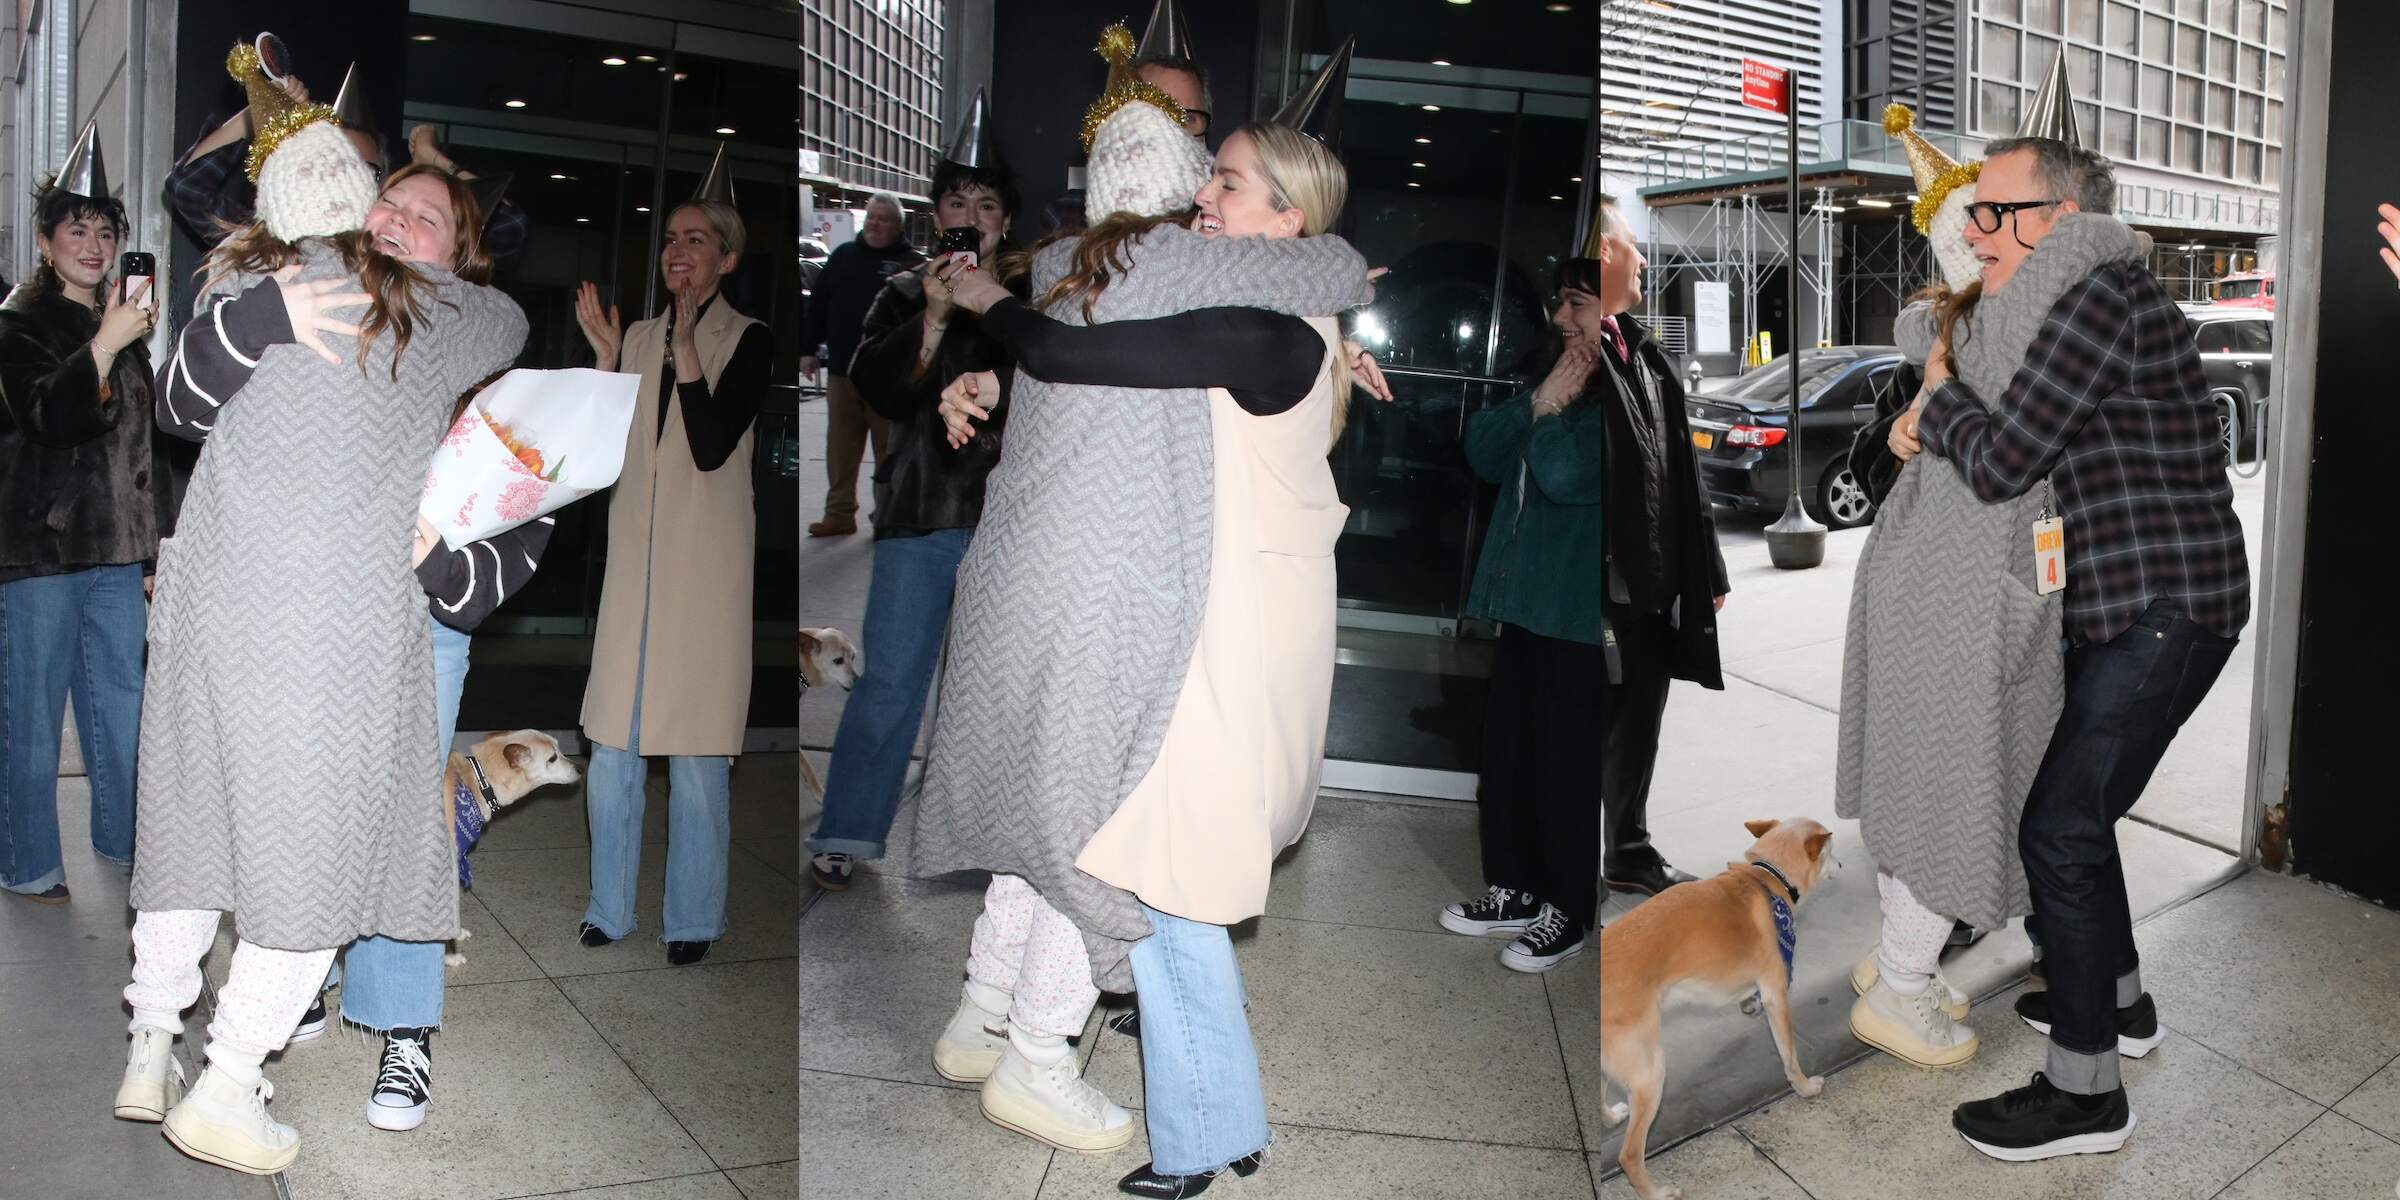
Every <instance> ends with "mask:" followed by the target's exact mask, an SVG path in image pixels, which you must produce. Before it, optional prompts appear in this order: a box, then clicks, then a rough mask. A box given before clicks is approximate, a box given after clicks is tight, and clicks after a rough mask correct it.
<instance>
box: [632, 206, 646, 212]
mask: <svg viewBox="0 0 2400 1200" xmlns="http://www.w3.org/2000/svg"><path fill="white" fill-rule="evenodd" d="M633 211H635V212H649V211H650V206H649V205H647V204H636V205H634V206H633Z"/></svg>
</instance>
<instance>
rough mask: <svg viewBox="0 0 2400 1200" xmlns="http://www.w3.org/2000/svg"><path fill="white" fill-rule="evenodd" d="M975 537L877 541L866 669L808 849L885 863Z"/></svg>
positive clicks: (956, 534)
mask: <svg viewBox="0 0 2400 1200" xmlns="http://www.w3.org/2000/svg"><path fill="white" fill-rule="evenodd" d="M974 534H975V531H974V530H972V529H937V530H935V531H933V532H932V533H928V534H926V535H924V536H922V537H901V538H884V539H882V540H881V541H878V542H876V543H875V575H874V579H873V581H872V582H870V583H869V584H868V586H867V622H866V628H865V629H864V630H863V631H862V636H863V637H864V638H865V639H866V641H865V644H864V645H862V646H861V647H860V648H859V650H860V653H862V654H864V655H865V656H866V660H867V672H866V674H864V675H861V676H860V677H859V680H858V685H857V686H856V687H855V688H853V689H852V690H851V692H850V702H849V703H848V704H846V705H844V706H843V708H842V724H841V728H840V729H839V730H838V731H836V733H835V734H834V740H833V751H834V753H833V767H832V770H831V771H830V772H828V773H827V775H826V777H825V812H824V815H823V816H821V817H819V818H818V820H817V831H816V832H815V833H813V834H811V835H809V839H808V848H809V851H810V852H811V853H816V854H829V853H833V854H854V855H857V856H858V857H860V858H882V857H883V844H884V841H885V839H887V838H889V837H890V836H891V833H892V817H893V815H894V814H895V813H897V812H898V811H899V808H900V786H901V784H902V782H903V781H905V780H906V779H907V777H908V759H909V755H910V753H911V752H913V751H914V750H915V749H916V745H917V727H918V726H919V725H920V724H922V723H923V722H924V720H925V697H926V692H927V689H928V688H930V687H931V686H932V683H933V669H934V665H935V663H936V662H937V661H939V659H940V658H941V652H942V634H943V632H944V631H945V630H946V629H948V628H949V625H950V601H951V598H952V596H953V595H954V594H955V593H956V591H957V583H958V564H959V560H961V559H963V558H965V557H966V555H967V543H968V541H969V540H970V539H972V538H973V537H974Z"/></svg>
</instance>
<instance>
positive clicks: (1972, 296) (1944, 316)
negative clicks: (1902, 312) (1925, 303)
mask: <svg viewBox="0 0 2400 1200" xmlns="http://www.w3.org/2000/svg"><path fill="white" fill-rule="evenodd" d="M1909 299H1910V300H1931V301H1933V334H1934V337H1935V339H1936V340H1937V341H1938V342H1939V343H1940V344H1941V345H1943V346H1946V347H1948V349H1947V350H1945V351H1944V352H1943V354H1942V365H1943V366H1944V367H1947V368H1949V371H1950V374H1951V375H1952V376H1953V377H1956V376H1957V374H1958V348H1959V346H1960V345H1961V344H1963V343H1964V341H1965V339H1966V338H1969V337H1973V336H1975V333H1974V329H1973V327H1971V326H1962V325H1960V322H1961V321H1964V320H1966V318H1967V315H1968V314H1969V313H1972V312H1974V311H1975V305H1976V304H1978V303H1979V302H1981V301H1982V300H1983V281H1982V280H1980V279H1978V280H1976V281H1975V282H1973V283H1970V284H1968V285H1967V286H1965V287H1963V288H1958V289H1955V290H1953V289H1952V288H1950V287H1948V286H1946V285H1944V284H1939V283H1937V284H1934V285H1932V286H1930V287H1927V288H1926V289H1925V290H1923V291H1920V292H1918V293H1917V294H1916V295H1914V296H1911V297H1909ZM1962 335H1963V336H1962Z"/></svg>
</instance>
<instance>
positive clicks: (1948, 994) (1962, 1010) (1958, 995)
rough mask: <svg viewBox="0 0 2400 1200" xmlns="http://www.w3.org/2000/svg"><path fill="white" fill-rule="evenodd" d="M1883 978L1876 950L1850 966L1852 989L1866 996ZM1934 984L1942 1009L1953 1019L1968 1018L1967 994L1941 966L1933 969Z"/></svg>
mask: <svg viewBox="0 0 2400 1200" xmlns="http://www.w3.org/2000/svg"><path fill="white" fill-rule="evenodd" d="M1881 978H1883V964H1882V962H1880V961H1879V960H1878V959H1877V958H1876V957H1875V951H1873V950H1869V951H1867V956H1866V957H1865V958H1862V959H1860V960H1858V962H1857V963H1856V964H1855V965H1853V966H1852V967H1851V968H1850V990H1851V991H1853V992H1856V993H1858V994H1859V995H1861V996H1864V995H1866V994H1867V989H1869V988H1871V987H1874V986H1875V981H1876V980H1878V979H1881ZM1933 986H1934V988H1935V989H1936V991H1937V992H1938V993H1939V995H1938V997H1937V998H1938V999H1939V1000H1940V1001H1941V1004H1942V1011H1943V1012H1946V1013H1948V1014H1950V1019H1951V1020H1953V1021H1964V1020H1966V1019H1967V999H1968V997H1967V994H1966V993H1965V992H1962V991H1960V990H1958V989H1957V988H1956V987H1954V986H1952V985H1951V983H1950V977H1949V976H1947V975H1944V974H1942V969H1941V968H1940V967H1935V968H1934V969H1933Z"/></svg>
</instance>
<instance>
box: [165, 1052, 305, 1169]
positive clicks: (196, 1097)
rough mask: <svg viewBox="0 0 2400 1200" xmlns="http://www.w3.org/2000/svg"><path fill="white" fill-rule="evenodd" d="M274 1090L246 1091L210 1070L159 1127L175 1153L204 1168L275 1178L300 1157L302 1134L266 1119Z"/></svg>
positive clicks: (265, 1086) (264, 1086)
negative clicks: (211, 1166)
mask: <svg viewBox="0 0 2400 1200" xmlns="http://www.w3.org/2000/svg"><path fill="white" fill-rule="evenodd" d="M274 1095H275V1087H274V1085H273V1084H270V1083H268V1082H267V1081H266V1080H265V1079H264V1078H261V1079H260V1080H259V1081H258V1082H257V1083H256V1084H253V1085H251V1086H248V1087H244V1086H243V1085H241V1084H240V1083H237V1082H235V1081H234V1079H233V1077H232V1076H230V1075H227V1074H226V1073H225V1072H223V1071H220V1070H218V1069H217V1068H216V1067H214V1066H211V1067H209V1068H208V1069H207V1070H205V1071H202V1072H200V1082H198V1083H196V1084H194V1085H192V1090H191V1092H190V1094H188V1095H186V1096H185V1097H184V1098H183V1103H181V1104H178V1105H176V1106H175V1107H174V1108H173V1109H170V1110H169V1111H168V1112H167V1119H166V1123H165V1124H164V1125H163V1126H162V1127H161V1128H162V1130H163V1131H164V1132H165V1133H166V1135H167V1140H168V1141H170V1142H173V1143H175V1148H176V1149H178V1150H181V1151H183V1152H184V1153H185V1154H189V1155H191V1156H192V1157H193V1158H196V1159H199V1160H200V1161H202V1162H212V1163H215V1164H217V1165H218V1166H220V1167H230V1168H232V1169H234V1170H236V1171H241V1172H244V1173H246V1174H250V1175H273V1174H275V1173H276V1172H278V1171H281V1170H283V1169H284V1168H285V1167H288V1166H291V1165H292V1160H293V1159H296V1158H298V1157H300V1131H299V1130H297V1129H294V1128H292V1127H291V1126H289V1125H279V1124H277V1123H276V1122H275V1119H274V1118H273V1117H270V1116H268V1115H267V1101H268V1100H269V1099H270V1098H272V1097H273V1096H274Z"/></svg>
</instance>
